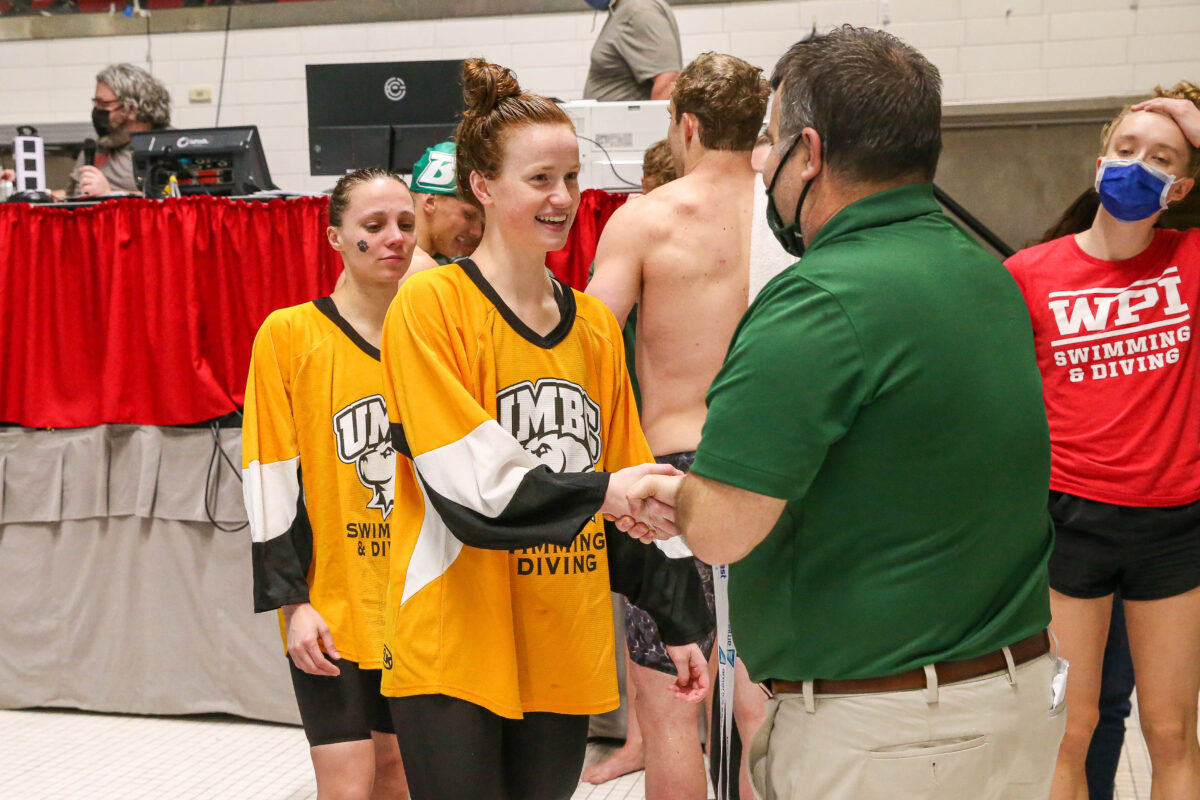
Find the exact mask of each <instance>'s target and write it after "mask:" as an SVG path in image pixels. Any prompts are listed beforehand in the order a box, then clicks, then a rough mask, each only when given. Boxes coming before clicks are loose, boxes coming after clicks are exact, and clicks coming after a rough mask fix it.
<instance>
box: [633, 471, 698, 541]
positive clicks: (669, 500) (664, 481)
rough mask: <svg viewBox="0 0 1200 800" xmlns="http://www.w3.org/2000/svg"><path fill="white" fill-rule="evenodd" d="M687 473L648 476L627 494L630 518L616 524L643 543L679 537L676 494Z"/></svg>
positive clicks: (677, 472)
mask: <svg viewBox="0 0 1200 800" xmlns="http://www.w3.org/2000/svg"><path fill="white" fill-rule="evenodd" d="M682 482H683V473H682V472H679V471H676V472H675V474H673V475H662V474H651V475H646V476H645V477H643V478H642V479H641V480H639V481H638V482H637V483H636V484H634V485H633V488H631V489H630V490H629V492H628V494H627V495H626V500H628V502H629V511H630V513H629V515H628V516H624V517H621V518H619V519H618V520H617V521H616V524H617V528H618V529H619V530H623V531H625V532H626V533H628V534H629V535H630V536H632V537H633V538H635V539H638V540H640V541H641V542H643V543H647V544H648V543H650V542H652V541H654V540H655V539H670V538H671V537H672V536H677V535H678V533H679V531H678V529H677V528H676V527H675V495H676V494H677V493H678V492H679V484H681V483H682Z"/></svg>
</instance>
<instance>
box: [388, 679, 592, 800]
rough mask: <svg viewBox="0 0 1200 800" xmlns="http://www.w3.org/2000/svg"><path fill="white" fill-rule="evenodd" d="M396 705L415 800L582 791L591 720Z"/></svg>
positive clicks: (543, 797) (435, 700) (529, 797)
mask: <svg viewBox="0 0 1200 800" xmlns="http://www.w3.org/2000/svg"><path fill="white" fill-rule="evenodd" d="M388 705H389V706H390V707H391V711H392V721H393V722H394V723H395V727H396V739H397V741H398V743H399V745H400V756H401V758H403V759H404V773H405V775H406V776H407V777H408V788H409V792H410V793H411V794H412V800H458V799H459V798H472V800H567V798H570V797H571V795H572V794H574V792H575V788H576V786H578V784H579V773H580V772H581V771H582V770H583V758H584V754H585V752H586V750H587V731H588V717H587V716H586V715H577V714H546V713H531V714H526V715H525V717H524V719H506V718H504V717H500V716H497V715H496V714H493V713H492V712H490V711H488V710H487V709H485V708H483V707H482V706H477V705H475V704H474V703H468V702H467V701H465V700H459V699H457V698H454V697H447V696H446V695H440V694H425V695H416V696H414V697H393V698H390V699H389V700H388Z"/></svg>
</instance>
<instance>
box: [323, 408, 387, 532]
mask: <svg viewBox="0 0 1200 800" xmlns="http://www.w3.org/2000/svg"><path fill="white" fill-rule="evenodd" d="M388 431H389V429H388V417H387V405H385V404H384V402H383V396H382V395H378V394H374V395H371V396H370V397H364V398H363V399H362V400H358V401H356V402H354V403H351V404H350V405H348V406H346V407H345V408H343V409H342V410H341V411H339V412H337V413H336V414H334V415H333V432H334V434H336V435H337V454H338V458H340V459H341V460H342V462H343V463H346V464H354V465H355V467H356V469H357V470H358V479H359V480H360V481H362V485H363V486H365V487H367V488H368V489H370V490H371V499H370V500H368V501H367V508H378V509H379V512H380V513H381V514H382V515H383V518H384V519H387V518H388V514H390V513H392V502H393V501H394V500H395V497H396V451H395V450H393V449H392V438H391V435H390V434H389V432H388Z"/></svg>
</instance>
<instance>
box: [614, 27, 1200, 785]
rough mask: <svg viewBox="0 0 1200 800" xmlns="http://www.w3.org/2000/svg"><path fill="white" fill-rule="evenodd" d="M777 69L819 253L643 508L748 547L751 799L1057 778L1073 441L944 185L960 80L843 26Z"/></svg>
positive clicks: (784, 227) (705, 543) (797, 225)
mask: <svg viewBox="0 0 1200 800" xmlns="http://www.w3.org/2000/svg"><path fill="white" fill-rule="evenodd" d="M771 85H772V88H773V89H774V90H775V97H774V100H773V103H772V106H771V118H770V124H769V127H768V135H769V138H770V141H771V144H772V151H771V152H770V153H769V154H768V155H767V159H766V164H765V167H764V170H763V177H764V179H765V180H766V182H767V184H768V185H769V186H770V193H771V195H770V201H771V202H770V204H769V205H770V211H769V214H768V219H769V221H770V223H771V227H772V229H773V231H774V233H775V235H776V237H777V238H778V239H779V240H780V242H781V243H782V244H783V246H784V248H785V249H787V250H788V251H789V252H790V253H791V254H792V255H794V256H800V255H801V254H803V258H801V259H800V261H799V262H798V263H796V264H793V265H792V266H790V267H788V268H787V269H785V270H784V271H783V272H781V273H780V274H779V275H777V276H775V277H774V278H772V279H771V281H770V282H769V283H768V284H767V285H766V286H765V287H764V288H763V289H762V290H761V291H760V292H759V293H758V295H757V296H756V297H755V299H754V302H753V303H752V304H751V305H750V307H749V309H748V310H747V311H746V314H745V315H744V316H743V317H742V319H741V322H740V323H739V324H738V327H737V330H736V332H735V333H734V335H733V340H732V342H731V343H730V345H729V349H728V351H727V354H726V356H725V361H724V364H723V365H722V367H721V369H720V371H719V372H718V373H717V375H716V377H715V378H714V379H713V381H712V385H711V387H710V388H709V390H708V394H707V396H706V400H707V416H706V417H705V420H704V427H703V432H702V435H701V438H700V442H699V446H698V447H697V448H696V456H695V461H694V462H693V464H692V469H691V472H690V473H688V474H687V475H686V476H682V477H680V476H671V475H653V476H646V477H644V478H642V479H641V481H639V483H638V484H637V485H635V486H634V487H633V489H632V490H631V491H630V493H629V495H628V499H629V501H630V506H631V508H632V509H636V508H638V505H637V502H638V499H639V498H641V497H655V498H657V499H658V500H660V501H662V502H664V503H667V504H673V506H674V521H675V523H676V527H677V530H678V531H679V533H680V534H681V535H684V536H686V537H687V543H688V545H689V546H690V547H691V549H692V552H693V553H695V555H696V556H697V557H698V558H700V559H701V560H703V561H705V562H707V563H710V564H729V618H730V621H731V625H732V629H733V640H734V642H735V643H736V644H737V652H736V655H737V656H740V658H741V660H742V661H743V662H744V663H745V665H746V667H747V669H748V671H749V675H750V678H751V679H752V680H754V681H756V682H762V683H764V684H765V685H766V688H767V689H768V690H769V692H770V693H771V694H772V696H771V698H770V699H768V700H767V702H766V709H765V711H766V718H765V720H764V722H763V724H762V726H761V727H760V728H759V730H758V734H757V735H756V738H755V739H754V741H753V743H752V744H751V746H750V750H749V766H750V772H751V775H752V776H753V780H754V782H755V786H754V789H755V796H756V797H773V798H777V800H891V799H892V798H897V797H905V798H907V797H921V798H927V799H928V800H958V799H959V798H965V797H970V798H972V799H973V800H1000V798H1002V797H1017V796H1020V797H1030V798H1034V797H1041V798H1044V797H1046V796H1047V795H1049V793H1050V783H1051V780H1052V776H1053V773H1054V763H1055V753H1056V751H1057V749H1058V744H1059V741H1060V740H1061V739H1062V735H1063V728H1064V725H1065V722H1066V714H1065V706H1064V703H1063V697H1062V695H1063V691H1062V690H1063V689H1064V688H1065V686H1064V683H1065V680H1066V675H1065V664H1061V663H1059V662H1058V661H1057V660H1056V659H1055V658H1054V657H1053V655H1052V654H1051V646H1050V639H1049V636H1048V634H1047V631H1046V626H1047V624H1048V623H1049V621H1050V597H1049V594H1050V593H1049V589H1048V586H1047V584H1048V570H1047V561H1048V559H1049V556H1050V549H1051V542H1052V539H1053V529H1052V525H1051V522H1050V518H1049V515H1048V514H1047V511H1046V493H1047V486H1048V482H1049V477H1050V438H1049V435H1048V432H1047V427H1046V413H1045V408H1044V406H1043V404H1042V386H1041V376H1040V374H1039V372H1038V367H1037V359H1036V356H1035V352H1034V342H1033V337H1032V336H1031V331H1030V320H1029V312H1028V310H1027V309H1026V307H1025V303H1024V301H1023V300H1022V296H1021V292H1020V290H1019V289H1018V288H1017V286H1016V283H1015V282H1014V281H1013V279H1012V277H1011V276H1010V275H1009V274H1008V273H1007V271H1006V270H1005V269H1004V266H1003V265H1002V264H1001V263H1000V262H999V261H998V260H997V259H996V258H994V257H993V256H991V255H989V254H988V253H987V252H985V251H984V250H983V248H981V247H980V246H979V245H978V244H977V243H976V242H975V241H974V240H972V239H971V238H970V237H969V236H968V235H967V234H965V233H964V232H963V231H962V230H961V229H959V228H958V226H956V225H955V224H954V223H953V222H952V221H951V220H950V219H949V218H948V217H947V216H946V215H945V214H944V213H943V212H942V210H941V208H940V207H939V206H938V203H937V201H936V199H935V198H934V195H933V187H932V185H931V181H932V179H933V175H934V172H935V170H936V168H937V161H938V155H939V153H940V151H941V97H940V88H941V78H940V76H939V74H938V71H937V69H936V68H935V67H934V66H933V65H932V64H931V63H929V61H928V60H927V59H926V58H925V57H923V56H922V55H921V54H920V53H918V52H917V51H916V50H914V49H913V48H911V47H909V46H908V45H906V44H904V43H903V42H902V41H900V40H899V39H897V38H895V37H894V36H891V35H890V34H888V33H886V32H883V31H878V30H872V29H869V28H851V27H843V28H837V29H834V30H833V31H830V32H828V33H824V34H819V35H817V36H815V37H812V38H811V39H810V40H808V41H804V42H800V43H797V44H796V45H794V46H793V47H792V48H790V49H789V50H788V52H787V53H786V54H784V56H783V57H782V58H781V59H780V60H779V62H778V64H777V65H776V67H775V71H774V74H773V76H772V78H771ZM649 522H650V523H654V522H655V518H654V514H653V513H652V514H651V515H650V519H649ZM618 527H620V528H622V529H625V530H629V531H630V532H631V533H633V534H634V535H636V536H638V538H644V537H646V536H647V535H651V536H652V535H654V534H648V533H647V532H646V531H645V530H644V528H643V529H639V528H638V526H637V525H636V524H634V525H630V524H629V521H628V520H620V521H618ZM1072 713H1073V712H1072ZM985 743H986V745H985ZM985 749H986V754H985ZM1181 796H1182V795H1181ZM1188 796H1189V797H1192V796H1194V795H1188Z"/></svg>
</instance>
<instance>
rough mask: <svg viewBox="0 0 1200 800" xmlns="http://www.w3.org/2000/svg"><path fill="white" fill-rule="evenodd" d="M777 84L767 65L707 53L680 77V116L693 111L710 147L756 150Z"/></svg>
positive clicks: (674, 97) (702, 140)
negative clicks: (765, 77)
mask: <svg viewBox="0 0 1200 800" xmlns="http://www.w3.org/2000/svg"><path fill="white" fill-rule="evenodd" d="M770 96H771V88H770V87H769V86H768V85H767V82H766V81H765V80H763V77H762V70H761V69H759V68H758V67H756V66H754V65H752V64H749V63H747V62H745V61H743V60H742V59H740V58H735V57H734V56H729V55H725V54H723V53H711V52H710V53H701V54H700V55H698V56H696V59H695V60H694V61H692V63H690V64H688V65H687V66H686V67H684V68H683V72H680V73H679V77H677V78H676V79H675V88H674V90H673V91H672V92H671V101H672V102H673V103H674V104H675V121H676V122H678V121H679V120H680V119H681V118H682V117H683V115H684V114H693V115H695V117H696V119H697V120H699V121H700V144H702V145H704V146H705V147H707V148H708V149H709V150H752V149H754V140H755V138H757V136H758V132H759V131H760V130H762V122H763V117H764V116H766V113H767V98H769V97H770Z"/></svg>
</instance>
